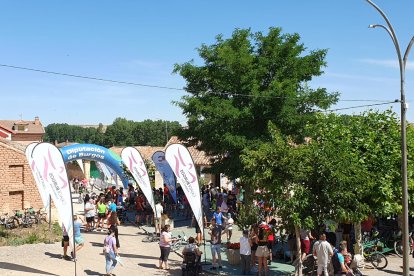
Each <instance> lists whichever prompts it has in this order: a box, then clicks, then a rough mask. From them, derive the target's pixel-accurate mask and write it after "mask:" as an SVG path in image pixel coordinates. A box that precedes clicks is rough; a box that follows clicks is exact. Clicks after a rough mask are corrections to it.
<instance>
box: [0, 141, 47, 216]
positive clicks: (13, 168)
mask: <svg viewBox="0 0 414 276" xmlns="http://www.w3.org/2000/svg"><path fill="white" fill-rule="evenodd" d="M25 148H26V146H25V145H23V144H21V143H19V142H15V141H10V140H8V139H5V138H1V137H0V175H1V177H0V187H1V190H0V213H12V212H13V211H15V210H23V208H28V207H33V208H35V209H40V208H42V207H43V203H42V200H41V198H40V194H39V192H38V189H37V186H36V182H35V180H34V178H33V175H32V172H31V170H30V167H29V164H28V162H27V160H26V155H25Z"/></svg>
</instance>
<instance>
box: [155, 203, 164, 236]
mask: <svg viewBox="0 0 414 276" xmlns="http://www.w3.org/2000/svg"><path fill="white" fill-rule="evenodd" d="M163 213H164V208H163V207H162V205H161V203H160V202H158V203H157V204H155V214H154V216H155V229H156V231H157V233H161V217H162V214H163Z"/></svg>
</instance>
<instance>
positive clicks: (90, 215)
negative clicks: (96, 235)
mask: <svg viewBox="0 0 414 276" xmlns="http://www.w3.org/2000/svg"><path fill="white" fill-rule="evenodd" d="M95 213H96V211H95V204H94V200H93V199H92V198H89V200H88V202H86V204H85V218H86V232H89V231H92V230H93V228H94V224H95Z"/></svg>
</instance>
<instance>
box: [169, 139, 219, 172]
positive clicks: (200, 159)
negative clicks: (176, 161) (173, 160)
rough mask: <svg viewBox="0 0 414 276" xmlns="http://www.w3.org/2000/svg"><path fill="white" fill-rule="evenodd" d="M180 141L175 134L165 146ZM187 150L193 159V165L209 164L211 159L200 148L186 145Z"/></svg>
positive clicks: (179, 142)
mask: <svg viewBox="0 0 414 276" xmlns="http://www.w3.org/2000/svg"><path fill="white" fill-rule="evenodd" d="M181 143H182V142H181V141H180V140H179V139H178V137H177V136H172V137H171V138H170V140H169V141H168V143H167V146H168V145H170V144H181ZM187 149H188V151H189V152H190V154H191V157H193V161H194V164H195V165H198V166H210V165H211V161H210V157H209V156H208V155H207V154H206V153H205V152H204V151H201V150H198V149H196V147H195V146H192V147H187Z"/></svg>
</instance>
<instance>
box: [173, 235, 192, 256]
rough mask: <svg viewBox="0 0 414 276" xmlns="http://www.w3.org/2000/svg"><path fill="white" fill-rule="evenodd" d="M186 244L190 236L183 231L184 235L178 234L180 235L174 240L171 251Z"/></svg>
mask: <svg viewBox="0 0 414 276" xmlns="http://www.w3.org/2000/svg"><path fill="white" fill-rule="evenodd" d="M186 245H188V238H187V236H186V235H185V233H184V232H183V235H182V236H181V235H178V237H177V238H175V241H173V242H172V243H171V251H172V252H175V251H177V250H178V249H180V247H182V246H186Z"/></svg>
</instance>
